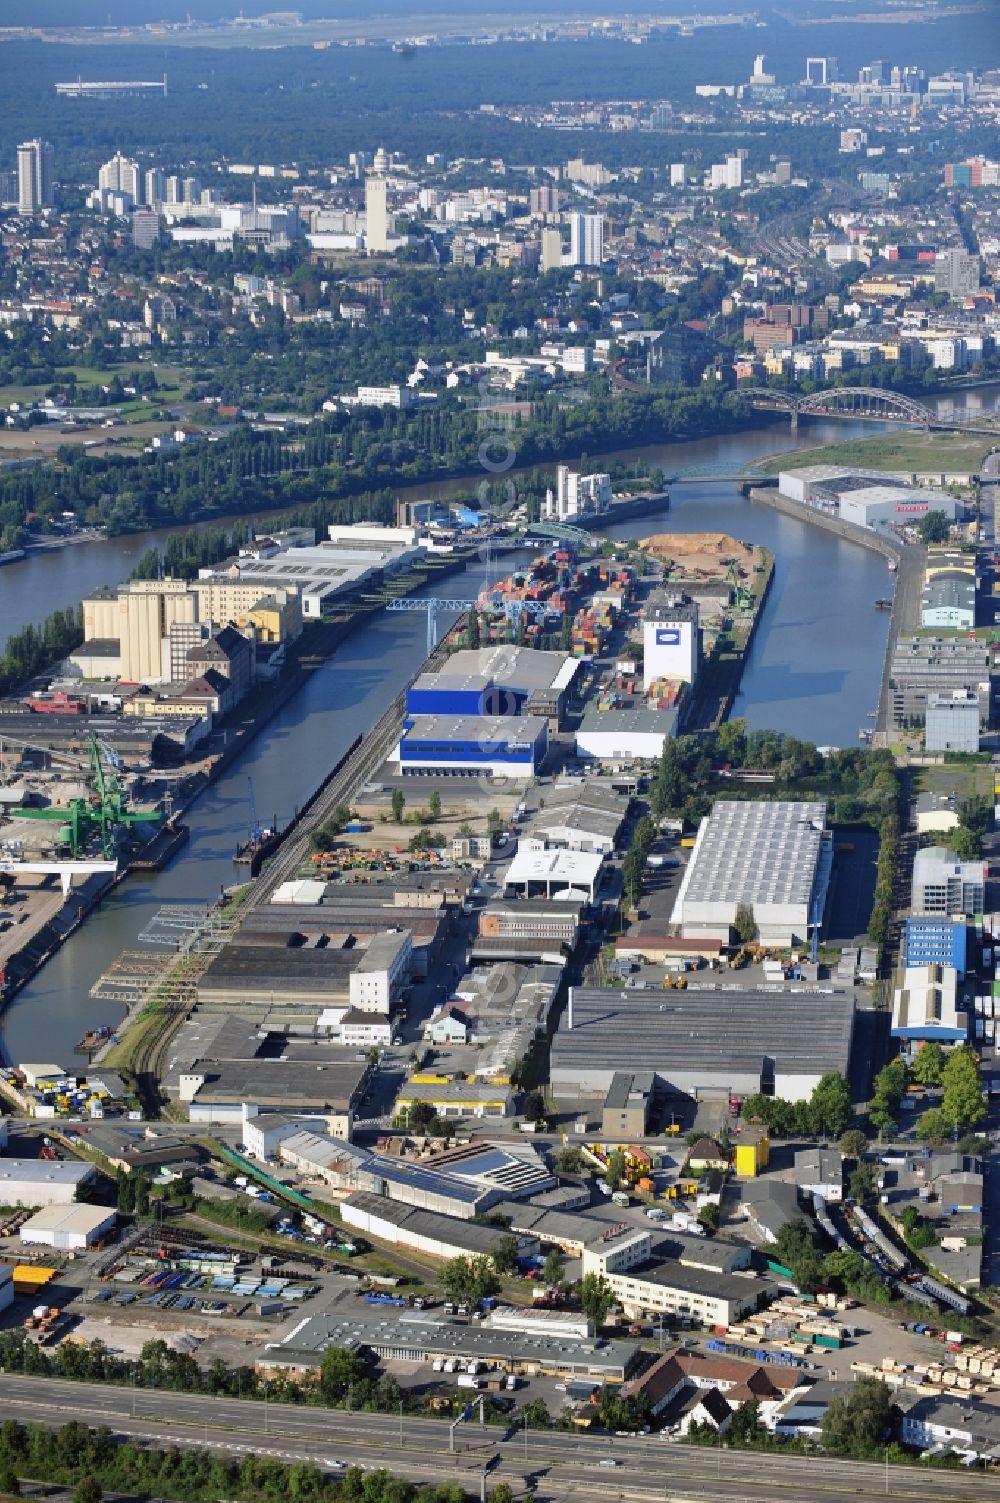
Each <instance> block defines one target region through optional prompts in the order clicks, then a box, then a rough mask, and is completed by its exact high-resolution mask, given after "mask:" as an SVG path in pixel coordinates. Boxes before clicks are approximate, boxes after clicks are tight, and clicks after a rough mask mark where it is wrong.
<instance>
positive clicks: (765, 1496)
mask: <svg viewBox="0 0 1000 1503" xmlns="http://www.w3.org/2000/svg"><path fill="white" fill-rule="evenodd" d="M0 1410H2V1412H3V1415H4V1418H5V1419H6V1418H9V1419H19V1420H23V1421H29V1420H30V1421H35V1422H36V1423H41V1424H45V1423H50V1424H52V1425H60V1424H64V1423H65V1422H66V1421H67V1420H68V1419H76V1420H81V1421H83V1422H84V1423H88V1424H92V1425H107V1426H108V1427H109V1428H110V1429H111V1430H112V1431H113V1432H114V1433H115V1434H116V1435H121V1436H129V1437H132V1438H134V1439H137V1440H148V1441H150V1442H154V1443H158V1444H164V1445H170V1444H173V1445H180V1446H188V1447H195V1446H201V1447H207V1448H208V1449H210V1450H213V1451H217V1452H220V1453H223V1454H230V1455H233V1456H238V1455H242V1454H245V1453H252V1454H254V1455H264V1456H273V1457H277V1458H279V1459H282V1460H286V1461H313V1462H316V1463H318V1464H319V1465H321V1466H324V1467H325V1468H326V1469H327V1470H332V1471H337V1470H340V1469H341V1468H342V1467H343V1466H345V1465H347V1466H353V1465H357V1466H361V1467H364V1468H377V1467H384V1468H386V1469H387V1470H389V1471H392V1472H394V1473H396V1474H398V1475H400V1476H405V1477H408V1478H411V1479H412V1480H414V1481H416V1482H425V1483H426V1482H428V1481H431V1480H436V1481H442V1482H444V1481H449V1480H454V1481H459V1482H461V1483H462V1485H463V1486H464V1487H466V1489H467V1490H469V1491H475V1490H476V1489H477V1488H478V1487H479V1486H480V1485H481V1480H482V1479H483V1478H484V1477H485V1476H486V1475H487V1474H488V1475H489V1485H490V1486H495V1485H496V1483H497V1482H498V1481H506V1482H508V1483H509V1484H510V1486H511V1487H512V1488H513V1490H514V1491H515V1492H519V1491H523V1489H524V1487H525V1486H526V1485H528V1486H531V1487H533V1488H534V1489H535V1490H536V1491H537V1493H538V1496H539V1497H541V1498H562V1497H566V1496H568V1495H572V1494H580V1493H587V1494H596V1495H599V1496H601V1497H603V1498H607V1497H608V1496H609V1495H610V1496H614V1497H616V1498H618V1499H620V1500H625V1499H632V1498H634V1499H636V1500H637V1503H643V1500H646V1499H657V1500H660V1503H672V1500H674V1503H682V1500H686V1499H695V1498H697V1499H706V1500H709V1499H711V1500H720V1503H722V1500H730V1499H734V1500H735V1499H743V1500H752V1503H772V1500H774V1503H839V1500H847V1499H851V1500H856V1499H858V1498H885V1497H889V1498H901V1499H914V1500H924V1499H926V1498H927V1496H928V1492H929V1488H928V1477H927V1474H926V1472H924V1471H922V1470H919V1469H917V1468H915V1467H903V1466H886V1465H885V1464H883V1463H879V1462H851V1461H838V1460H835V1459H833V1458H827V1457H823V1458H818V1457H817V1458H807V1457H800V1456H776V1455H766V1454H759V1453H747V1452H739V1451H730V1450H728V1449H727V1448H725V1447H722V1446H719V1447H712V1448H708V1449H706V1448H702V1447H695V1446H684V1445H676V1444H673V1443H670V1442H668V1441H665V1440H663V1439H661V1437H660V1436H658V1435H650V1436H636V1437H633V1438H630V1437H622V1436H614V1437H610V1438H609V1437H607V1436H587V1435H577V1434H568V1433H565V1432H562V1431H548V1432H545V1433H544V1434H542V1433H538V1434H533V1433H531V1432H530V1431H529V1433H528V1435H527V1438H526V1437H525V1434H524V1432H523V1431H520V1430H501V1429H498V1428H496V1427H490V1428H489V1429H483V1428H482V1427H480V1426H479V1425H478V1424H476V1423H475V1422H474V1421H473V1422H470V1423H469V1424H467V1425H464V1426H460V1427H459V1429H458V1430H457V1432H456V1444H455V1452H454V1454H452V1453H451V1452H449V1450H448V1447H447V1443H446V1436H447V1434H448V1429H447V1426H446V1425H445V1423H444V1422H443V1421H440V1420H429V1419H421V1418H413V1417H407V1416H403V1417H402V1418H400V1417H399V1416H398V1415H384V1414H362V1413H354V1414H352V1413H350V1412H349V1411H347V1412H345V1411H331V1410H326V1409H319V1408H316V1409H312V1408H295V1409H292V1408H289V1407H288V1406H286V1405H278V1404H266V1403H264V1402H258V1401H253V1402H251V1401H249V1400H247V1401H241V1400H238V1399H224V1398H209V1397H207V1396H205V1395H197V1396H192V1395H186V1394H178V1393H169V1392H166V1391H159V1390H155V1391H151V1390H143V1389H139V1390H136V1391H133V1390H132V1389H131V1388H120V1387H114V1386H112V1385H106V1384H97V1383H70V1382H62V1381H60V1380H58V1379H50V1378H24V1377H18V1376H16V1375H14V1374H10V1373H7V1374H3V1375H0ZM401 1442H402V1444H401ZM612 1460H613V1461H614V1462H615V1465H614V1466H611V1465H610V1462H611V1461H612ZM602 1461H603V1462H604V1465H603V1466H602V1465H601V1463H602ZM933 1492H934V1497H935V1503H974V1500H975V1503H1000V1477H993V1476H988V1475H985V1474H983V1473H982V1472H976V1473H974V1474H972V1473H968V1472H940V1471H936V1472H935V1473H934V1481H933Z"/></svg>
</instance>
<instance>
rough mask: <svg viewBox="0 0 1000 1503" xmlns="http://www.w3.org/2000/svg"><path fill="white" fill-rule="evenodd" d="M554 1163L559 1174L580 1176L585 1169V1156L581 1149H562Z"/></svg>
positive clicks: (559, 1150) (557, 1153)
mask: <svg viewBox="0 0 1000 1503" xmlns="http://www.w3.org/2000/svg"><path fill="white" fill-rule="evenodd" d="M552 1163H553V1167H554V1168H555V1171H556V1173H557V1174H579V1173H580V1171H581V1169H582V1168H583V1154H582V1153H581V1152H580V1150H579V1148H569V1147H566V1148H560V1149H558V1151H557V1152H556V1155H555V1157H554V1158H553V1160H552Z"/></svg>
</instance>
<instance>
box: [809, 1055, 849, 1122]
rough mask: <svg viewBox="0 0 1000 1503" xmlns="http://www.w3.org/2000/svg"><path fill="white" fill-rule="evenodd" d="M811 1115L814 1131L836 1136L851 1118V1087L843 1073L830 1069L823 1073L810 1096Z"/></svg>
mask: <svg viewBox="0 0 1000 1503" xmlns="http://www.w3.org/2000/svg"><path fill="white" fill-rule="evenodd" d="M809 1116H810V1119H811V1121H812V1129H813V1132H814V1133H817V1134H823V1135H825V1136H827V1137H831V1138H836V1137H839V1136H840V1134H841V1133H842V1132H843V1131H844V1128H845V1127H846V1126H847V1124H848V1122H850V1120H851V1088H850V1086H849V1085H848V1084H847V1081H846V1080H845V1079H844V1077H843V1075H841V1074H839V1073H838V1071H836V1070H829V1071H827V1073H826V1074H825V1075H821V1076H820V1078H819V1080H818V1081H817V1082H816V1084H815V1086H814V1087H813V1092H812V1095H811V1096H810V1098H809Z"/></svg>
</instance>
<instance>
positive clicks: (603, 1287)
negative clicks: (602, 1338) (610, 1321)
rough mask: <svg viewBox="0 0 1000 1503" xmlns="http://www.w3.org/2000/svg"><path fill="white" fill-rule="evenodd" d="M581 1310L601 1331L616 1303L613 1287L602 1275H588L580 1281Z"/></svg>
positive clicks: (595, 1327) (595, 1328) (597, 1329)
mask: <svg viewBox="0 0 1000 1503" xmlns="http://www.w3.org/2000/svg"><path fill="white" fill-rule="evenodd" d="M579 1297H580V1309H581V1310H582V1311H583V1313H584V1315H586V1317H587V1319H588V1320H590V1321H593V1324H594V1330H595V1331H599V1330H600V1329H601V1327H602V1326H603V1324H604V1322H605V1321H606V1320H607V1318H608V1312H609V1311H610V1309H611V1307H612V1305H613V1304H614V1302H615V1296H614V1294H613V1292H612V1289H611V1285H610V1284H609V1283H608V1281H607V1279H606V1278H605V1277H604V1275H603V1274H602V1273H586V1274H584V1276H583V1278H582V1279H581V1280H580V1289H579Z"/></svg>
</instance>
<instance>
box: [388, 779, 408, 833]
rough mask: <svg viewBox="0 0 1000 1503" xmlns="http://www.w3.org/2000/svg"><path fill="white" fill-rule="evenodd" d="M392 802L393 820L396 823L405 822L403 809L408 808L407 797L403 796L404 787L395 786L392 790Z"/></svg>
mask: <svg viewBox="0 0 1000 1503" xmlns="http://www.w3.org/2000/svg"><path fill="white" fill-rule="evenodd" d="M391 802H392V822H393V824H394V825H401V824H402V823H403V810H404V809H405V808H406V799H405V798H404V796H403V790H402V788H394V789H393V790H392V800H391Z"/></svg>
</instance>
